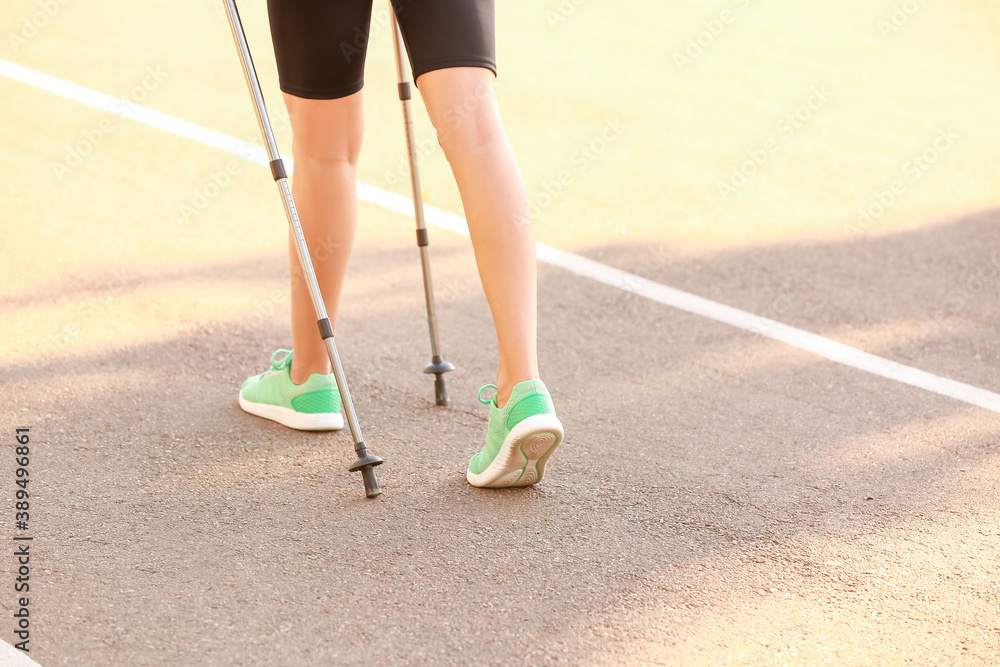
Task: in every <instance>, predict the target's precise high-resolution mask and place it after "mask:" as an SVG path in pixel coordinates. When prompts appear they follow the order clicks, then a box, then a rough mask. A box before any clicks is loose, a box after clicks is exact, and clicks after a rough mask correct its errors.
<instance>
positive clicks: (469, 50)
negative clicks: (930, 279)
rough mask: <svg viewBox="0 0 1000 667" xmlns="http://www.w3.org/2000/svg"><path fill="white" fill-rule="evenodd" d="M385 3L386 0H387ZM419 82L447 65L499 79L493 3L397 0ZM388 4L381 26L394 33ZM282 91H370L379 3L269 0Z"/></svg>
mask: <svg viewBox="0 0 1000 667" xmlns="http://www.w3.org/2000/svg"><path fill="white" fill-rule="evenodd" d="M384 1H385V0H381V2H384ZM392 5H393V7H394V8H395V10H396V15H397V16H398V17H399V25H400V27H401V28H402V32H403V40H404V42H405V43H406V50H407V51H408V52H409V56H410V67H411V68H412V70H413V78H414V80H416V78H417V77H419V76H420V75H421V74H426V73H427V72H431V71H433V70H437V69H445V68H447V67H485V68H487V69H490V70H492V71H493V73H494V74H496V71H497V68H496V46H495V33H494V31H495V27H494V8H493V0H392ZM388 9H389V8H388V5H385V9H384V11H380V12H379V13H378V14H377V15H376V16H377V17H378V20H379V22H378V23H377V24H376V29H379V30H387V31H389V30H391V29H392V27H391V23H389V20H390V16H389V14H388ZM267 15H268V20H269V22H270V24H271V40H272V41H273V42H274V56H275V59H276V60H277V62H278V81H279V83H280V85H281V90H283V91H284V92H286V93H289V94H291V95H295V96H297V97H305V98H309V99H316V100H330V99H336V98H338V97H347V96H348V95H351V94H353V93H356V92H358V91H359V90H361V88H362V86H364V74H365V52H366V50H367V49H366V47H367V46H368V35H369V34H370V29H371V18H372V0H267Z"/></svg>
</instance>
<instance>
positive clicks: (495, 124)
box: [435, 109, 507, 160]
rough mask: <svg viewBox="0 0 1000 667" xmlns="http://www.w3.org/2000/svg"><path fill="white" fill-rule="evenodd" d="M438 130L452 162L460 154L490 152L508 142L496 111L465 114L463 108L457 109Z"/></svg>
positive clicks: (441, 143) (443, 146)
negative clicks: (499, 143) (501, 143)
mask: <svg viewBox="0 0 1000 667" xmlns="http://www.w3.org/2000/svg"><path fill="white" fill-rule="evenodd" d="M435 129H436V130H437V139H438V143H439V144H440V145H441V148H442V149H443V150H444V154H445V157H447V158H448V160H452V159H453V158H454V157H456V156H458V155H464V154H473V155H476V154H480V153H484V152H488V151H489V150H490V149H491V148H492V147H493V146H495V145H496V144H497V143H498V142H506V140H507V137H506V135H505V134H504V130H503V125H502V124H501V123H500V118H499V116H497V115H496V114H495V113H493V110H492V109H488V110H487V109H483V110H478V109H477V110H474V111H472V112H470V113H464V114H463V113H462V111H461V109H458V110H454V112H453V113H451V114H450V115H448V116H446V117H445V119H444V122H443V123H439V124H438V126H437V127H436V128H435Z"/></svg>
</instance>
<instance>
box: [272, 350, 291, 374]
mask: <svg viewBox="0 0 1000 667" xmlns="http://www.w3.org/2000/svg"><path fill="white" fill-rule="evenodd" d="M279 354H284V355H285V356H283V357H282V358H281V359H278V360H277V361H275V357H277V356H278V355H279ZM291 365H292V351H291V350H284V349H281V350H275V351H274V354H272V355H271V368H272V369H273V370H276V371H283V370H285V369H286V368H288V367H289V366H291Z"/></svg>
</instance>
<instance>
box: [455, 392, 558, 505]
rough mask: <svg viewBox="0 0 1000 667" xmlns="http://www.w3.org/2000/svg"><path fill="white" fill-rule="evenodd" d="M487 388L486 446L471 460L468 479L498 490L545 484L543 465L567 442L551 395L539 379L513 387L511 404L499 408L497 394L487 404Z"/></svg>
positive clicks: (472, 482) (470, 481)
mask: <svg viewBox="0 0 1000 667" xmlns="http://www.w3.org/2000/svg"><path fill="white" fill-rule="evenodd" d="M487 389H493V390H494V391H495V390H496V386H495V385H492V384H488V385H486V386H485V387H483V388H482V389H480V390H479V401H480V402H481V403H485V404H487V405H489V406H490V425H489V428H488V429H487V431H486V446H485V447H483V449H482V450H481V451H480V452H479V453H478V454H476V455H475V456H473V457H472V458H471V459H470V460H469V470H468V471H467V472H466V473H465V478H466V479H467V480H469V484H471V485H473V486H489V487H494V488H500V487H506V486H528V485H530V484H535V483H536V482H540V481H541V480H542V474H543V473H544V472H545V462H546V461H548V459H549V457H550V456H552V452H553V451H555V449H556V447H558V446H559V443H560V442H561V441H562V439H563V426H562V423H560V421H559V418H558V417H556V411H555V408H554V407H552V397H551V396H549V390H548V389H546V388H545V385H544V384H542V381H541V380H525V381H524V382H520V383H518V384H517V385H515V386H514V391H512V392H511V394H510V400H508V401H507V405H505V406H504V407H503V408H498V407H497V398H496V395H494V396H493V398H492V399H490V400H483V392H484V391H486V390H487Z"/></svg>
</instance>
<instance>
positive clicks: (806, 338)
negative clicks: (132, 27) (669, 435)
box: [0, 59, 1000, 412]
mask: <svg viewBox="0 0 1000 667" xmlns="http://www.w3.org/2000/svg"><path fill="white" fill-rule="evenodd" d="M0 74H3V75H5V76H8V77H10V78H12V79H16V80H17V81H20V82H22V83H25V84H27V85H29V86H34V87H35V88H40V89H42V90H45V91H48V92H50V93H53V94H55V95H59V96H61V97H66V98H68V99H71V100H75V101H77V102H80V103H82V104H86V105H89V106H92V107H96V108H98V109H103V110H105V111H110V112H111V113H116V114H118V115H120V116H123V117H126V118H131V119H132V120H135V121H137V122H140V123H143V124H145V125H149V126H151V127H155V128H157V129H161V130H165V131H167V132H170V133H172V134H176V135H178V136H181V137H184V138H186V139H191V140H193V141H197V142H198V143H201V144H204V145H206V146H210V147H212V148H218V149H220V150H223V151H226V152H228V153H232V154H233V155H237V156H239V157H242V158H244V159H247V160H250V161H253V162H257V163H259V164H267V154H266V153H265V151H264V149H262V148H259V147H256V146H252V145H251V144H248V143H247V142H245V141H240V140H238V139H236V138H234V137H230V136H228V135H225V134H222V133H220V132H215V131H214V130H209V129H206V128H203V127H201V126H199V125H195V124H194V123H189V122H187V121H185V120H181V119H180V118H175V117H174V116H170V115H167V114H164V113H160V112H159V111H154V110H152V109H148V108H146V107H143V106H140V105H138V104H134V103H132V102H127V101H125V100H121V99H118V98H116V97H113V96H111V95H105V94H104V93H99V92H97V91H94V90H90V89H89V88H84V87H82V86H78V85H77V84H75V83H72V82H70V81H66V80H64V79H59V78H56V77H54V76H50V75H48V74H44V73H42V72H38V71H36V70H33V69H29V68H27V67H24V66H22V65H17V64H15V63H12V62H9V61H6V60H3V59H0ZM357 192H358V198H359V199H361V200H362V201H366V202H369V203H372V204H375V205H377V206H381V207H383V208H386V209H389V210H391V211H396V212H398V213H401V214H403V215H412V214H413V202H412V200H411V199H409V198H408V197H403V196H401V195H397V194H395V193H393V192H388V191H386V190H382V189H381V188H377V187H375V186H373V185H368V184H366V183H360V182H359V183H358V186H357ZM425 212H426V216H427V222H429V223H430V224H432V225H434V226H436V227H441V228H443V229H448V230H450V231H452V232H455V233H457V234H462V235H464V236H468V235H469V228H468V225H467V224H466V221H465V219H464V218H462V216H459V215H455V214H454V213H449V212H448V211H443V210H441V209H439V208H435V207H433V206H426V207H425ZM537 252H538V259H539V260H541V261H543V262H545V263H547V264H551V265H553V266H558V267H560V268H562V269H565V270H567V271H569V272H571V273H575V274H576V275H578V276H583V277H586V278H590V279H592V280H596V281H597V282H600V283H603V284H605V285H610V286H611V287H615V288H617V289H620V290H623V291H626V292H631V293H633V294H637V295H639V296H641V297H643V298H646V299H649V300H651V301H655V302H657V303H662V304H664V305H667V306H671V307H673V308H677V309H678V310H683V311H685V312H688V313H692V314H694V315H700V316H702V317H705V318H708V319H710V320H715V321H716V322H722V323H725V324H729V325H732V326H734V327H737V328H739V329H743V330H745V331H750V332H752V333H758V334H760V335H762V336H766V337H768V338H773V339H774V340H778V341H781V342H783V343H787V344H788V345H791V346H792V347H796V348H798V349H800V350H805V351H806V352H811V353H812V354H816V355H818V356H820V357H823V358H824V359H829V360H830V361H834V362H837V363H838V364H843V365H845V366H849V367H851V368H856V369H858V370H861V371H865V372H866V373H871V374H873V375H878V376H880V377H884V378H887V379H889V380H895V381H896V382H901V383H903V384H908V385H911V386H913V387H919V388H920V389H925V390H927V391H930V392H933V393H935V394H940V395H941V396H947V397H949V398H953V399H955V400H958V401H962V402H964V403H969V404H971V405H976V406H979V407H981V408H986V409H987V410H992V411H994V412H1000V394H996V393H993V392H991V391H987V390H986V389H980V388H978V387H974V386H972V385H969V384H965V383H964V382H957V381H955V380H950V379H948V378H945V377H941V376H939V375H934V374H932V373H927V372H926V371H922V370H919V369H916V368H913V367H911V366H906V365H904V364H900V363H896V362H895V361H889V360H888V359H883V358H882V357H878V356H875V355H874V354H869V353H867V352H862V351H861V350H858V349H856V348H853V347H850V346H848V345H844V344H842V343H838V342H836V341H833V340H830V339H829V338H824V337H823V336H819V335H817V334H814V333H810V332H808V331H804V330H802V329H797V328H795V327H792V326H789V325H787V324H782V323H781V322H777V321H775V320H771V319H767V318H765V317H760V316H758V315H754V314H753V313H748V312H747V311H745V310H739V309H737V308H732V307H730V306H726V305H724V304H721V303H717V302H715V301H710V300H709V299H705V298H702V297H700V296H696V295H694V294H690V293H688V292H683V291H681V290H678V289H675V288H673V287H668V286H667V285H663V284H660V283H657V282H653V281H652V280H647V279H646V278H642V277H640V276H637V275H635V274H633V273H628V272H627V271H622V270H620V269H616V268H613V267H610V266H607V265H606V264H601V263H600V262H595V261H593V260H590V259H587V258H586V257H582V256H580V255H575V254H573V253H570V252H565V251H563V250H558V249H556V248H553V247H551V246H547V245H545V244H542V243H539V244H537Z"/></svg>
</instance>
